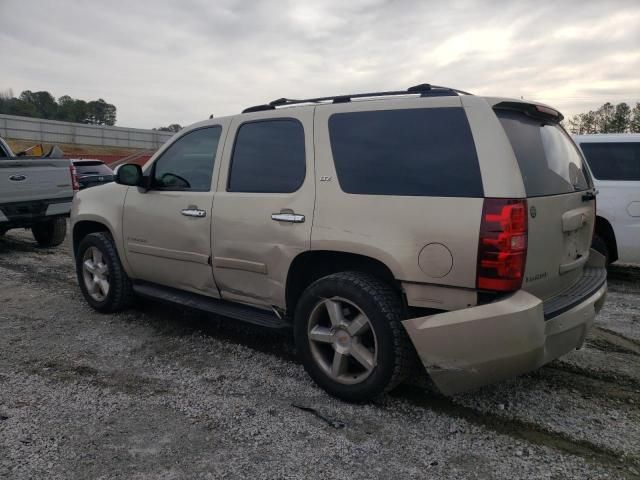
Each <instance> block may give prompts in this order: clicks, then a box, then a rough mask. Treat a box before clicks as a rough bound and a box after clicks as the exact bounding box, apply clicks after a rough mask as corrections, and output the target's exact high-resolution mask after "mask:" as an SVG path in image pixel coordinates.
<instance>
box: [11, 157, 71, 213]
mask: <svg viewBox="0 0 640 480" xmlns="http://www.w3.org/2000/svg"><path fill="white" fill-rule="evenodd" d="M69 165H70V161H69V160H66V159H49V158H33V159H18V158H14V159H6V160H5V159H3V160H0V205H2V204H7V203H18V202H27V201H32V200H55V199H61V198H71V197H73V186H72V183H71V171H70V169H69Z"/></svg>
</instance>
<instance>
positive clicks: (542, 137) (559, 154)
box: [494, 102, 595, 299]
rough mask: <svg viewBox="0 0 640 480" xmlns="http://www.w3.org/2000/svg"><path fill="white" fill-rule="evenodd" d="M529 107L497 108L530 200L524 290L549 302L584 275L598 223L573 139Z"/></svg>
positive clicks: (591, 188) (584, 170) (588, 184)
mask: <svg viewBox="0 0 640 480" xmlns="http://www.w3.org/2000/svg"><path fill="white" fill-rule="evenodd" d="M530 107H532V106H531V105H528V104H520V105H518V104H517V103H515V102H514V103H508V104H506V103H501V104H498V105H496V106H494V109H495V112H496V114H497V116H498V118H499V120H500V123H501V124H502V127H503V128H504V131H505V133H506V135H507V137H508V139H509V141H510V143H511V146H512V148H513V152H514V154H515V156H516V159H517V161H518V165H519V167H520V172H521V174H522V180H523V183H524V187H525V191H526V196H527V207H528V210H529V212H528V213H529V218H528V223H529V228H528V248H527V262H526V266H525V272H524V278H523V283H522V288H523V289H524V290H526V291H529V292H530V293H532V294H534V295H536V296H538V297H540V298H542V299H546V298H549V297H552V296H555V295H557V294H558V293H559V292H561V291H562V290H565V289H567V288H569V287H570V286H572V285H573V284H574V283H575V282H576V281H577V280H578V279H580V278H581V277H582V275H583V270H584V265H585V264H586V262H587V260H588V258H589V249H590V246H591V238H592V235H593V228H594V223H595V195H594V194H593V185H592V182H591V179H590V177H589V173H588V170H587V168H586V166H585V165H583V162H584V160H583V158H582V155H581V154H580V151H579V150H578V148H577V147H576V145H575V144H574V143H573V141H572V140H571V138H570V137H569V135H568V134H567V133H566V132H565V131H564V129H563V128H562V127H561V126H560V125H559V124H558V122H557V121H554V120H553V119H552V118H545V115H544V114H541V115H539V116H538V115H536V114H535V112H533V113H532V110H531V108H530ZM534 108H535V107H534ZM549 111H551V110H550V109H549Z"/></svg>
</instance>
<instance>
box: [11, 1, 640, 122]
mask: <svg viewBox="0 0 640 480" xmlns="http://www.w3.org/2000/svg"><path fill="white" fill-rule="evenodd" d="M639 24H640V4H638V2H637V1H622V0H620V1H607V2H596V1H586V2H584V1H582V2H579V1H568V2H557V1H556V2H542V1H539V0H538V1H506V0H505V1H497V0H496V1H489V2H472V1H452V2H425V1H419V0H415V1H410V0H406V1H405V0H402V1H401V0H395V1H393V0H389V1H383V0H351V1H344V0H339V1H338V0H329V1H324V2H321V1H314V2H300V1H294V0H282V1H275V0H273V1H267V0H264V1H251V2H248V1H239V0H238V1H236V0H218V1H215V2H211V1H206V0H192V1H181V2H175V1H174V2H168V1H142V0H138V1H135V2H134V1H126V2H125V1H122V0H117V1H111V2H83V1H72V0H60V1H56V2H48V1H44V0H42V1H29V2H27V1H23V0H2V2H1V3H0V45H2V66H3V67H2V68H3V73H2V77H0V90H1V89H6V88H13V90H14V91H15V92H16V93H19V92H20V91H22V90H26V89H30V90H49V91H50V92H52V93H53V94H54V95H55V96H61V95H64V94H69V95H71V96H73V97H79V98H88V99H93V98H97V97H102V98H104V99H106V100H107V101H109V102H111V103H113V104H115V105H116V106H117V107H118V124H119V125H123V126H136V127H147V128H148V127H154V126H159V125H165V124H169V123H176V122H177V123H181V124H189V123H192V122H195V121H198V120H201V119H203V118H206V117H208V116H209V114H211V113H213V114H215V115H216V116H221V115H225V114H234V113H237V112H239V111H240V110H242V109H243V108H244V107H247V106H249V105H254V104H259V103H264V102H266V101H270V100H272V99H275V98H279V97H283V96H286V97H292V98H295V97H305V96H306V97H311V96H320V95H330V94H338V93H352V92H359V91H375V90H387V89H402V88H406V87H408V86H410V85H413V84H417V83H423V82H429V83H434V84H440V85H450V86H454V87H457V88H460V89H462V90H467V91H471V92H474V93H477V94H486V95H495V96H513V97H520V96H524V97H525V98H531V99H534V100H538V101H543V102H546V103H550V104H552V105H555V106H557V107H558V108H560V109H561V110H562V111H563V112H564V113H565V115H567V114H569V115H570V114H573V113H577V112H579V111H584V110H586V109H590V108H595V107H597V106H598V105H600V104H602V103H604V102H605V101H612V102H620V101H627V102H634V103H635V102H636V101H640V81H639V79H638V77H639V74H640V29H638V28H637V25H639Z"/></svg>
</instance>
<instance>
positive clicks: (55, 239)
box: [31, 217, 67, 247]
mask: <svg viewBox="0 0 640 480" xmlns="http://www.w3.org/2000/svg"><path fill="white" fill-rule="evenodd" d="M31 233H32V234H33V238H35V240H36V242H38V245H40V246H41V247H57V246H58V245H60V244H61V243H62V242H63V241H64V237H65V236H66V235H67V219H66V218H64V217H57V218H53V219H51V220H47V221H46V222H40V223H36V224H35V225H34V226H33V227H31Z"/></svg>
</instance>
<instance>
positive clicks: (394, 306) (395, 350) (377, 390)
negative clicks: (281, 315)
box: [294, 272, 415, 402]
mask: <svg viewBox="0 0 640 480" xmlns="http://www.w3.org/2000/svg"><path fill="white" fill-rule="evenodd" d="M333 297H338V298H342V299H345V300H347V301H348V302H349V303H351V304H353V305H355V306H356V307H357V308H358V309H360V310H361V312H362V313H364V315H366V317H368V320H369V323H370V326H371V329H372V330H371V331H372V332H373V333H374V335H375V338H376V342H377V347H376V348H377V355H376V357H377V358H376V359H375V366H374V367H373V369H372V370H371V371H370V373H369V374H368V375H369V376H368V377H366V378H365V379H363V380H362V381H361V382H359V383H355V384H344V383H340V382H338V381H336V380H334V379H333V378H331V376H329V374H327V373H326V371H325V370H323V368H322V366H321V365H320V362H319V361H317V360H316V359H315V358H314V355H313V353H312V347H311V341H310V340H309V328H310V322H312V320H311V318H312V314H313V312H314V311H315V309H316V308H317V307H318V306H319V305H320V304H321V303H322V302H323V301H325V300H326V299H331V298H333ZM403 318H404V308H403V306H402V302H401V300H400V296H399V295H398V293H397V292H395V291H394V290H393V289H392V288H391V287H390V286H389V285H387V284H386V283H384V282H382V281H381V280H379V279H378V278H376V277H374V276H372V275H369V274H366V273H361V272H341V273H336V274H333V275H329V276H326V277H324V278H321V279H320V280H318V281H316V282H315V283H313V284H312V285H310V286H309V287H308V288H307V289H306V290H305V291H304V292H303V294H302V296H301V297H300V300H299V302H298V305H297V307H296V311H295V319H294V323H295V324H294V335H295V343H296V348H297V350H298V355H299V357H300V359H301V361H302V364H303V365H304V368H305V370H306V371H307V372H308V373H309V375H310V376H311V378H312V379H313V380H314V381H315V382H316V383H317V384H318V385H319V386H320V387H322V388H323V389H324V390H325V391H327V392H328V393H329V394H331V395H333V396H335V397H338V398H340V399H342V400H345V401H348V402H366V401H371V400H373V399H375V398H376V397H377V396H379V395H381V394H382V393H384V392H388V391H390V390H392V389H393V388H394V387H396V386H397V385H398V384H399V383H400V382H401V381H402V380H403V379H404V378H405V377H406V375H407V373H408V372H409V370H410V368H411V366H412V364H413V359H414V357H415V352H414V350H413V348H412V346H411V342H410V340H409V338H408V336H407V334H406V332H405V330H404V327H403V326H402V325H401V323H400V322H401V321H402V320H403ZM332 331H333V330H332ZM329 348H333V349H334V350H335V346H333V347H332V346H329ZM331 354H332V353H331V350H329V355H331Z"/></svg>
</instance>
